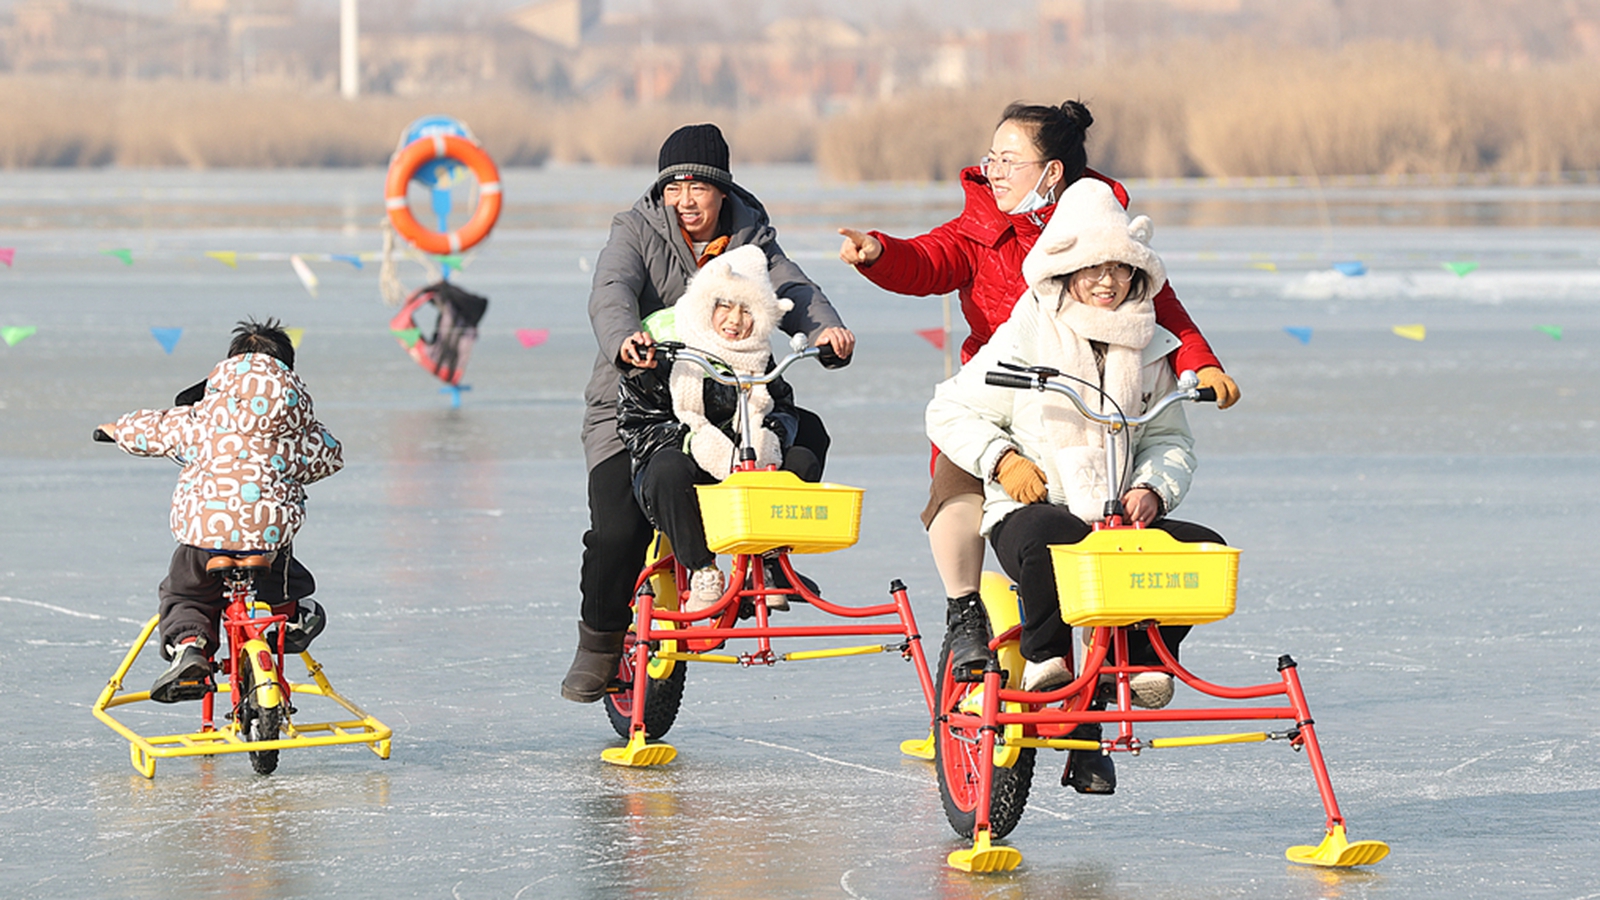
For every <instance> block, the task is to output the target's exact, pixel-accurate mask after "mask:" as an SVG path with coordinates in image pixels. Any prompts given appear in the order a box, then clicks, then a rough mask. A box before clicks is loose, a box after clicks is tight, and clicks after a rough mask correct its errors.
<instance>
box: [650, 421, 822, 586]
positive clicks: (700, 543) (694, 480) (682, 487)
mask: <svg viewBox="0 0 1600 900" xmlns="http://www.w3.org/2000/svg"><path fill="white" fill-rule="evenodd" d="M781 468H783V469H784V470H785V471H789V472H793V473H794V474H795V475H797V476H799V478H800V480H801V481H816V480H818V479H819V478H821V477H822V466H821V464H819V463H818V462H817V457H816V456H815V455H814V454H813V453H812V452H811V451H810V450H807V449H806V448H804V447H801V446H799V445H798V444H797V445H795V446H793V447H790V448H789V452H787V453H785V454H784V456H783V465H782V467H781ZM716 483H717V479H716V478H714V477H712V476H711V474H710V473H708V472H706V470H705V469H702V468H700V466H699V465H698V464H697V463H696V462H695V461H694V458H693V457H691V456H689V454H687V453H684V452H683V451H682V450H658V451H656V453H655V454H653V455H652V456H651V457H650V459H649V460H647V461H646V462H645V464H644V468H642V469H640V470H639V474H638V475H637V476H636V477H635V478H634V492H635V493H634V496H635V498H636V499H637V500H638V501H639V505H640V506H641V507H642V508H643V509H644V513H645V517H646V518H648V519H649V520H650V521H652V522H654V523H655V525H656V527H657V528H660V529H661V532H662V534H665V535H666V536H667V540H669V541H671V542H672V552H673V554H674V555H676V556H677V557H678V562H680V563H683V565H684V567H685V568H688V569H691V570H693V569H703V568H705V567H706V566H709V565H712V564H713V563H715V562H716V561H717V555H716V554H715V553H712V552H711V548H709V547H707V546H706V526H705V521H704V520H703V519H702V518H701V517H700V496H699V494H698V493H697V492H696V491H695V489H694V487H695V485H697V484H716Z"/></svg>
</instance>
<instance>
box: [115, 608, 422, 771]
mask: <svg viewBox="0 0 1600 900" xmlns="http://www.w3.org/2000/svg"><path fill="white" fill-rule="evenodd" d="M157 623H158V618H151V619H150V621H149V622H147V623H145V625H144V628H143V629H142V630H141V631H140V633H139V638H138V640H137V641H136V642H135V643H134V645H133V647H132V648H130V649H129V651H128V653H127V655H126V656H124V657H123V660H122V663H121V664H120V665H119V666H118V667H117V670H116V672H115V673H113V674H112V676H111V679H110V680H109V681H108V682H107V683H106V686H105V688H103V689H102V690H101V691H100V696H99V697H98V698H97V699H96V700H95V703H94V706H93V707H92V712H93V713H94V716H95V718H97V719H99V720H100V721H102V722H104V723H105V724H106V726H107V727H109V728H110V729H111V730H112V731H115V732H116V733H117V734H119V735H121V736H122V737H123V739H125V740H127V741H128V752H129V758H130V761H131V762H132V763H133V767H134V769H136V770H137V771H138V772H139V774H141V775H143V776H144V777H146V778H153V777H155V769H156V760H157V759H165V758H170V757H179V756H211V755H214V754H218V753H244V752H248V751H260V750H279V749H286V748H297V747H329V746H339V745H348V744H366V745H367V746H368V748H369V749H371V750H372V752H373V753H376V754H377V755H378V757H379V758H381V759H388V758H389V749H390V742H391V738H392V737H393V734H394V733H393V731H392V730H391V729H390V728H389V726H387V725H385V724H383V723H382V722H380V721H378V720H377V719H376V718H374V717H373V716H371V715H370V714H368V713H367V712H366V711H365V710H363V709H361V708H360V707H359V706H356V705H355V704H354V703H352V702H350V700H348V699H346V698H345V697H344V696H343V695H341V694H340V693H339V692H338V691H335V690H334V689H333V685H332V684H330V683H329V682H328V679H327V676H325V675H323V674H322V664H321V663H318V662H317V661H316V660H315V659H314V658H312V656H311V654H309V653H302V654H300V659H301V661H302V662H303V663H305V666H306V671H307V673H309V674H310V676H311V678H312V683H310V684H294V683H290V685H289V686H290V689H291V691H293V692H294V693H301V694H308V695H311V696H318V697H326V698H327V699H329V700H332V701H333V702H335V703H337V704H339V705H340V706H341V707H343V708H344V709H345V711H346V712H347V713H349V714H350V715H351V716H353V717H354V718H352V719H348V720H343V721H336V722H315V723H305V724H298V723H294V722H285V723H284V724H285V731H286V733H287V737H284V738H280V739H278V740H275V741H246V740H244V739H243V738H242V737H240V736H239V729H238V726H237V725H232V724H230V725H227V726H224V727H223V728H220V729H217V730H214V731H195V732H189V733H186V734H165V735H156V736H153V737H148V736H145V735H141V734H139V733H137V732H135V731H134V730H133V729H131V728H129V727H128V726H126V725H124V724H123V723H122V722H120V721H118V720H117V719H116V718H115V717H113V716H112V715H111V714H110V713H109V712H107V710H110V709H114V708H116V707H119V706H126V705H128V704H132V703H140V702H144V701H147V700H149V699H150V692H149V691H131V692H128V693H119V692H120V691H121V689H122V682H123V679H124V678H126V677H127V674H128V670H129V669H130V668H132V666H133V663H134V660H136V659H137V658H138V657H139V654H140V652H141V651H142V650H143V649H144V647H145V644H146V643H147V642H148V641H149V639H150V635H151V634H152V633H153V632H154V631H155V628H156V626H157ZM253 644H260V648H259V649H263V650H264V649H267V648H266V644H265V643H262V642H260V641H251V642H249V643H247V644H246V645H245V647H246V649H247V650H249V651H252V652H253V651H254V650H256V649H258V648H255V647H252V645H253ZM251 664H252V665H253V664H254V661H253V660H252V661H251ZM278 684H279V683H278V681H277V680H276V679H274V680H273V681H272V683H271V687H272V689H273V692H274V693H276V692H277V689H278ZM230 688H231V686H230V685H229V684H228V683H227V682H222V683H219V684H218V685H217V692H218V693H224V694H225V693H228V692H229V690H230ZM280 702H281V700H280Z"/></svg>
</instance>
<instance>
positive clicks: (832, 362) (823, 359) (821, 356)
mask: <svg viewBox="0 0 1600 900" xmlns="http://www.w3.org/2000/svg"><path fill="white" fill-rule="evenodd" d="M854 358H855V356H854V355H851V356H840V355H839V354H838V353H836V352H834V349H833V345H832V344H818V345H817V362H819V363H822V367H823V368H824V369H842V368H844V367H845V366H848V365H850V360H852V359H854Z"/></svg>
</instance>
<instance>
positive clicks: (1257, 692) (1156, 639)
mask: <svg viewBox="0 0 1600 900" xmlns="http://www.w3.org/2000/svg"><path fill="white" fill-rule="evenodd" d="M1149 634H1150V646H1152V647H1154V648H1155V651H1156V655H1157V656H1159V657H1161V663H1162V665H1164V666H1166V667H1167V668H1169V669H1171V670H1172V674H1174V675H1176V676H1178V678H1179V679H1181V680H1182V681H1183V683H1184V684H1187V685H1188V686H1190V687H1192V688H1194V689H1195V690H1197V691H1199V692H1201V693H1203V694H1210V695H1211V696H1213V697H1220V698H1222V699H1224V700H1249V699H1251V698H1253V697H1270V696H1272V695H1273V694H1282V693H1285V689H1284V686H1283V685H1282V684H1271V683H1268V684H1258V685H1253V686H1251V687H1237V688H1234V687H1225V686H1223V685H1220V684H1213V683H1211V682H1209V681H1206V680H1205V679H1204V678H1201V677H1200V676H1198V675H1196V674H1194V673H1193V672H1190V671H1189V670H1188V669H1185V668H1184V667H1183V666H1181V665H1179V664H1178V660H1177V658H1175V657H1174V656H1173V655H1172V651H1171V650H1168V649H1167V644H1166V642H1165V641H1163V640H1162V639H1161V629H1160V628H1159V627H1157V626H1155V625H1151V626H1150V628H1149Z"/></svg>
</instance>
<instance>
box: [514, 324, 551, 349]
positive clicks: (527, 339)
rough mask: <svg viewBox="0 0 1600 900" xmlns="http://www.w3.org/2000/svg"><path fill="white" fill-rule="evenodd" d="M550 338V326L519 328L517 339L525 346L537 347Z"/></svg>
mask: <svg viewBox="0 0 1600 900" xmlns="http://www.w3.org/2000/svg"><path fill="white" fill-rule="evenodd" d="M549 338H550V329H548V328H518V329H517V340H518V341H519V342H520V343H521V344H522V346H524V347H537V346H539V345H540V344H542V343H544V342H545V341H547V340H549Z"/></svg>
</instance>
